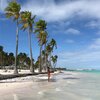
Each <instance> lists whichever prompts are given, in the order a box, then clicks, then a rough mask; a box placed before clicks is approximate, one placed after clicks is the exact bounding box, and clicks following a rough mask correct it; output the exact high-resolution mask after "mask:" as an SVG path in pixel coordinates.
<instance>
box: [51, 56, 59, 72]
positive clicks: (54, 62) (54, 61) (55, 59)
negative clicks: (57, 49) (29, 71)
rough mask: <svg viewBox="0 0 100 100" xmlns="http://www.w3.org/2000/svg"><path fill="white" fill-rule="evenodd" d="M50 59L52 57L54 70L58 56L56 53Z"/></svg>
mask: <svg viewBox="0 0 100 100" xmlns="http://www.w3.org/2000/svg"><path fill="white" fill-rule="evenodd" d="M51 59H52V62H53V68H54V71H55V67H56V64H57V59H58V56H57V55H55V56H52V57H51Z"/></svg>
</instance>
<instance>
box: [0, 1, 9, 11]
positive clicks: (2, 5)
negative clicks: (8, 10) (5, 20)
mask: <svg viewBox="0 0 100 100" xmlns="http://www.w3.org/2000/svg"><path fill="white" fill-rule="evenodd" d="M7 4H8V0H0V12H3V11H4V9H5V7H6V6H7Z"/></svg>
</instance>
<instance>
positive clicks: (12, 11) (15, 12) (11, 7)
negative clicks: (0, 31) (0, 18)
mask: <svg viewBox="0 0 100 100" xmlns="http://www.w3.org/2000/svg"><path fill="white" fill-rule="evenodd" d="M20 9H21V7H20V4H18V3H17V2H14V1H13V2H10V3H9V4H8V6H7V7H6V8H5V12H6V17H7V18H13V20H14V21H16V24H17V27H16V53H15V67H14V74H18V69H17V55H18V34H19V27H18V26H19V23H18V20H19V17H20Z"/></svg>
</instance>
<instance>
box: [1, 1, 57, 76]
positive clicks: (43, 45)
mask: <svg viewBox="0 0 100 100" xmlns="http://www.w3.org/2000/svg"><path fill="white" fill-rule="evenodd" d="M20 9H21V6H20V4H18V3H17V2H16V1H13V2H10V3H9V4H8V6H7V7H6V9H5V14H6V17H7V18H10V19H11V20H13V21H15V22H16V53H15V56H14V54H13V53H6V52H4V51H3V46H0V66H1V67H0V68H5V67H6V66H14V68H13V69H14V74H18V69H30V72H31V73H34V69H36V68H39V72H42V70H45V71H47V67H50V68H55V67H56V63H57V58H58V56H57V55H55V56H53V51H54V48H57V43H56V40H55V39H51V41H49V40H50V39H49V38H48V37H49V36H48V32H47V22H46V21H45V20H42V19H40V20H39V21H37V22H35V19H36V16H35V15H34V16H33V15H32V13H31V12H29V11H22V12H21V11H20ZM19 26H21V28H20V27H19ZM20 30H23V31H27V32H28V40H29V50H30V57H28V56H27V54H26V53H22V52H21V53H19V54H18V39H19V38H20V37H18V34H19V31H20ZM33 33H34V35H35V36H36V38H37V39H38V44H39V47H40V52H39V56H38V59H37V61H34V59H33V54H32V51H33V52H34V50H32V45H31V44H33V43H32V42H31V38H32V37H31V36H32V34H33ZM11 68H12V67H11Z"/></svg>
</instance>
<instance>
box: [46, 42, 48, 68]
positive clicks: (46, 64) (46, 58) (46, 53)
mask: <svg viewBox="0 0 100 100" xmlns="http://www.w3.org/2000/svg"><path fill="white" fill-rule="evenodd" d="M45 50H46V43H45ZM47 67H48V66H47V52H46V51H45V70H47Z"/></svg>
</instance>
